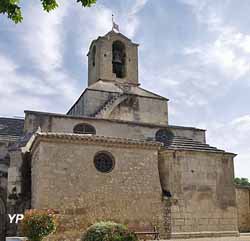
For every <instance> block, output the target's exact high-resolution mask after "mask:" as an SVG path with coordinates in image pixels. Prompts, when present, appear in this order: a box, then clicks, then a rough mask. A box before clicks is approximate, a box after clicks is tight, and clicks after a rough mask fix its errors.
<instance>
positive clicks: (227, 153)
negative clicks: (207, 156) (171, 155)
mask: <svg viewBox="0 0 250 241" xmlns="http://www.w3.org/2000/svg"><path fill="white" fill-rule="evenodd" d="M165 151H171V152H178V151H186V152H189V151H190V152H192V151H195V152H206V153H216V154H226V155H232V156H234V157H235V156H237V154H235V153H232V152H227V151H224V150H219V149H218V150H199V149H185V148H183V149H174V148H169V149H162V150H161V152H165Z"/></svg>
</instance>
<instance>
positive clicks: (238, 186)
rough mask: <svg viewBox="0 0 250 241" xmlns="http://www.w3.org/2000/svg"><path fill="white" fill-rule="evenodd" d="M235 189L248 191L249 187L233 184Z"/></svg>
mask: <svg viewBox="0 0 250 241" xmlns="http://www.w3.org/2000/svg"><path fill="white" fill-rule="evenodd" d="M235 187H236V188H238V189H248V190H250V186H243V185H239V184H235Z"/></svg>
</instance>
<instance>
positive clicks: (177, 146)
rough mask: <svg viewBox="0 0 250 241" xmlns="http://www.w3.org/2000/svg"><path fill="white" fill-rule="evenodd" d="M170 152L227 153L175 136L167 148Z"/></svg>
mask: <svg viewBox="0 0 250 241" xmlns="http://www.w3.org/2000/svg"><path fill="white" fill-rule="evenodd" d="M165 148H166V149H170V150H195V151H209V152H225V151H224V150H220V149H217V148H216V147H213V146H210V145H208V144H204V143H201V142H198V141H195V140H192V139H189V138H186V137H181V136H174V137H173V139H172V141H170V144H169V145H167V146H165Z"/></svg>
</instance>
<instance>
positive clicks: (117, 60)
mask: <svg viewBox="0 0 250 241" xmlns="http://www.w3.org/2000/svg"><path fill="white" fill-rule="evenodd" d="M113 63H117V64H122V53H121V51H114V54H113Z"/></svg>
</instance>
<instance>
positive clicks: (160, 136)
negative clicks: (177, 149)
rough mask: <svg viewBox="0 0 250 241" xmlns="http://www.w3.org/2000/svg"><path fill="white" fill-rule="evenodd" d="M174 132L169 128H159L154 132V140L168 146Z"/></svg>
mask: <svg viewBox="0 0 250 241" xmlns="http://www.w3.org/2000/svg"><path fill="white" fill-rule="evenodd" d="M173 137H174V134H173V133H172V131H170V130H169V129H160V130H158V131H157V132H156V134H155V139H156V141H159V142H162V143H164V145H165V146H169V145H170V144H171V143H172V140H173Z"/></svg>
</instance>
